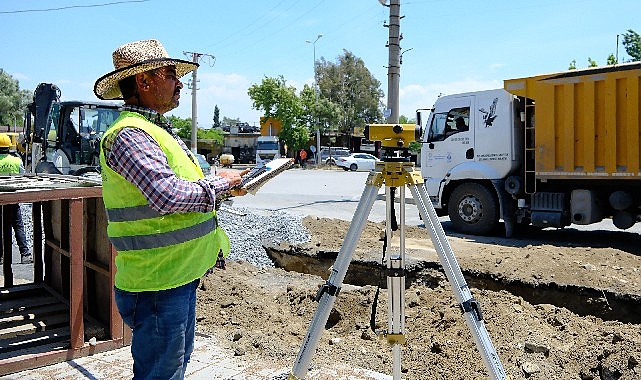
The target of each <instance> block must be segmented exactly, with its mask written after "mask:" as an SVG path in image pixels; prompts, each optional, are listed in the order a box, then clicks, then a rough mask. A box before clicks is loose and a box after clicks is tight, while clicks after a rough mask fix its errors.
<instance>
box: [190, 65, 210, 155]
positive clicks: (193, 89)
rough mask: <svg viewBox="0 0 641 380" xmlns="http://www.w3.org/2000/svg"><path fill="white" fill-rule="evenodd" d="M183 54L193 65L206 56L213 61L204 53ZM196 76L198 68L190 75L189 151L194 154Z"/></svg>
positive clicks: (196, 134)
mask: <svg viewBox="0 0 641 380" xmlns="http://www.w3.org/2000/svg"><path fill="white" fill-rule="evenodd" d="M183 54H185V55H186V56H189V55H191V60H192V62H194V63H198V61H199V60H200V57H202V56H208V57H210V58H214V59H215V57H214V56H213V55H209V54H204V53H193V52H183ZM197 76H198V68H196V69H194V71H192V73H191V151H192V152H193V153H194V154H196V153H198V103H197V102H196V90H197V89H198V79H197Z"/></svg>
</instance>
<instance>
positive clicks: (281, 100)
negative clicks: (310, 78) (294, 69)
mask: <svg viewBox="0 0 641 380" xmlns="http://www.w3.org/2000/svg"><path fill="white" fill-rule="evenodd" d="M247 93H248V94H249V97H250V98H251V100H252V102H253V104H252V107H253V108H254V109H256V110H262V111H263V116H264V117H265V118H273V119H278V120H280V121H281V125H282V129H281V131H280V133H279V137H280V139H281V141H282V142H283V143H284V144H287V146H288V147H290V148H297V147H298V146H299V144H300V143H299V142H298V141H297V136H299V135H302V134H303V131H304V130H307V135H306V139H307V140H306V143H307V141H309V130H308V129H307V127H306V126H299V127H296V122H297V121H298V120H299V118H300V115H301V112H302V105H301V102H300V99H299V98H298V96H296V88H294V87H293V86H287V83H286V81H285V78H284V77H283V76H282V75H280V76H278V77H275V78H270V77H265V78H263V81H262V82H261V84H253V85H252V86H251V87H249V90H247ZM303 127H304V129H303Z"/></svg>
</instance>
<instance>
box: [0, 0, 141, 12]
mask: <svg viewBox="0 0 641 380" xmlns="http://www.w3.org/2000/svg"><path fill="white" fill-rule="evenodd" d="M147 1H150V0H123V1H114V2H111V3H103V4H89V5H69V6H66V7H58V8H44V9H22V10H17V11H0V14H14V13H29V12H51V11H62V10H65V9H73V8H98V7H106V6H109V5H118V4H127V3H144V2H147Z"/></svg>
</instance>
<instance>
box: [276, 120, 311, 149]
mask: <svg viewBox="0 0 641 380" xmlns="http://www.w3.org/2000/svg"><path fill="white" fill-rule="evenodd" d="M278 136H279V138H280V140H281V141H283V142H284V143H285V144H286V145H287V147H288V149H287V150H288V152H292V154H295V152H298V151H299V150H301V149H307V148H308V147H309V140H310V139H309V128H307V126H305V125H299V126H289V127H283V129H282V130H281V131H280V134H279V135H278Z"/></svg>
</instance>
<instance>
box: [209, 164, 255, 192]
mask: <svg viewBox="0 0 641 380" xmlns="http://www.w3.org/2000/svg"><path fill="white" fill-rule="evenodd" d="M250 170H251V169H245V170H242V171H238V170H233V169H225V170H221V171H218V172H216V175H218V176H221V177H223V178H225V179H226V180H227V182H229V187H230V190H229V193H230V194H231V195H232V196H234V197H240V196H243V195H245V194H247V190H245V189H242V188H239V187H237V186H238V185H240V181H241V180H242V176H244V175H245V174H247V173H249V171H250Z"/></svg>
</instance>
